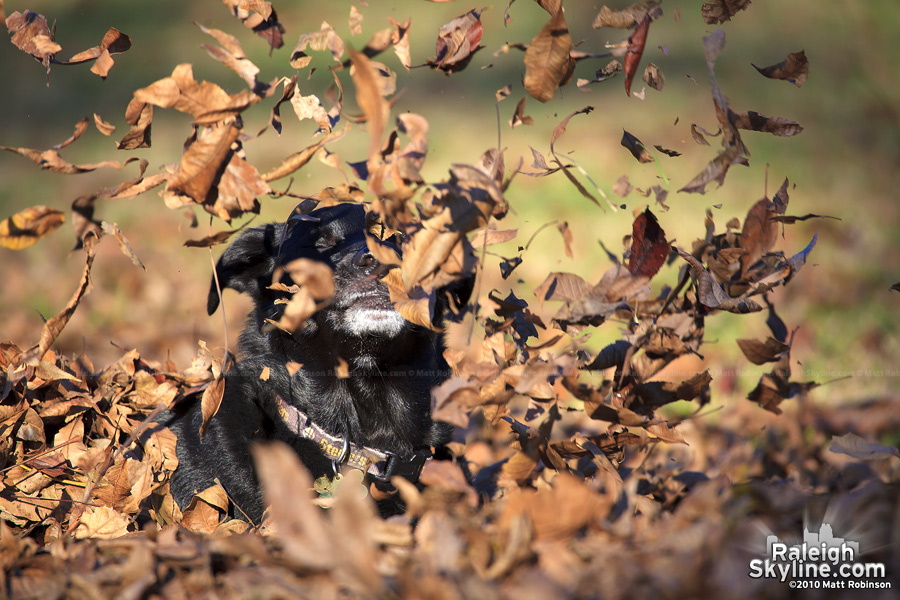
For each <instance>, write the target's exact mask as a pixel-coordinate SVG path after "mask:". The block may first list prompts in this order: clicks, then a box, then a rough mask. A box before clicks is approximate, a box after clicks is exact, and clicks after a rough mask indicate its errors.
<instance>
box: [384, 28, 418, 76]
mask: <svg viewBox="0 0 900 600" xmlns="http://www.w3.org/2000/svg"><path fill="white" fill-rule="evenodd" d="M388 21H389V22H390V23H391V25H393V26H394V27H395V29H394V31H392V32H391V46H392V47H393V48H394V54H395V55H396V56H397V60H399V61H400V64H401V65H403V67H404V68H405V69H406V70H407V71H409V68H410V66H411V64H412V63H411V62H410V57H409V28H410V26H411V25H412V19H406V20H405V21H403V22H402V23H398V22H397V21H395V20H394V19H392V18H388Z"/></svg>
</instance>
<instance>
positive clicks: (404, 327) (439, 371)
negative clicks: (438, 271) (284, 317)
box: [164, 204, 471, 523]
mask: <svg viewBox="0 0 900 600" xmlns="http://www.w3.org/2000/svg"><path fill="white" fill-rule="evenodd" d="M303 218H304V219H306V220H303V221H297V220H291V221H289V222H288V223H287V224H285V223H277V224H270V225H265V226H262V227H257V228H255V229H251V230H249V231H246V232H244V233H243V234H242V235H241V236H240V237H239V238H238V239H237V240H236V241H235V242H234V243H233V244H232V245H231V246H230V247H229V248H228V249H227V250H226V251H225V252H224V253H223V254H222V257H221V258H220V259H219V262H218V264H217V265H216V272H217V274H218V276H219V282H220V284H221V286H222V287H223V288H226V287H230V288H233V289H236V290H238V291H241V292H245V293H247V294H249V295H250V296H251V297H252V298H253V300H254V304H255V307H254V310H253V312H252V313H251V314H250V315H249V319H248V322H247V324H246V327H245V329H244V331H243V333H242V334H241V337H240V353H241V357H240V358H239V360H238V362H237V364H236V365H235V367H234V368H232V369H231V370H230V371H229V372H228V374H227V376H226V383H225V395H224V398H223V401H222V404H221V407H220V409H219V411H218V413H217V414H216V415H215V417H214V418H213V419H212V420H211V421H210V423H209V427H208V429H207V430H206V433H205V435H204V437H203V439H202V441H201V439H200V436H199V433H198V431H199V428H200V423H201V420H202V417H201V413H200V406H199V402H195V403H194V405H193V406H189V407H187V408H179V407H176V408H175V409H173V411H171V412H170V413H168V414H167V415H166V416H165V417H164V423H165V424H166V425H167V426H168V427H169V428H171V429H172V430H173V431H174V432H175V433H176V435H177V436H178V448H177V454H178V459H179V466H178V469H177V470H176V471H175V473H174V475H173V476H172V479H171V491H172V493H173V495H174V497H175V500H176V502H178V505H179V506H180V507H181V508H182V509H184V508H187V506H188V504H189V502H190V500H191V497H192V495H193V494H194V492H195V491H202V490H203V489H205V488H207V487H209V486H211V485H213V484H214V480H215V479H216V478H218V479H219V481H220V482H221V484H222V485H223V487H224V488H225V490H226V491H227V492H228V494H229V496H230V497H231V498H232V499H233V501H234V503H236V504H237V506H238V507H239V510H237V509H235V510H233V514H232V516H234V517H238V518H247V517H249V519H250V520H252V521H253V522H255V523H258V522H259V521H260V518H261V516H262V512H263V508H264V506H263V500H262V497H261V493H260V489H259V483H258V481H257V478H256V475H255V472H254V467H253V462H252V459H251V456H250V451H249V448H250V445H251V444H252V443H253V442H254V441H255V440H281V441H283V442H286V443H287V444H289V445H291V446H292V447H293V448H294V449H295V450H296V452H297V454H298V455H299V457H300V459H301V460H302V461H303V463H304V464H305V465H306V466H307V468H308V469H309V470H310V472H311V473H312V475H313V477H314V478H317V477H320V476H323V475H329V476H330V475H332V474H333V470H332V463H331V461H330V460H329V459H328V458H326V457H325V455H324V454H323V453H322V452H321V451H320V450H319V448H318V446H317V445H316V444H314V443H313V442H311V441H310V440H307V439H305V438H302V437H299V436H298V435H296V434H294V433H292V432H291V431H290V430H288V428H287V427H286V426H285V424H284V422H283V421H282V420H281V419H280V418H279V416H278V414H277V408H276V407H277V399H276V394H278V395H279V396H281V397H282V398H283V399H284V400H285V401H287V402H289V403H291V404H293V405H294V406H296V407H297V408H299V409H300V410H302V411H303V412H305V413H306V414H308V415H309V416H310V417H311V418H312V419H313V421H314V422H315V423H317V424H318V425H319V426H321V427H322V428H324V429H325V430H326V431H328V432H329V433H331V434H333V435H337V436H341V437H347V438H349V440H350V441H351V442H353V443H356V444H358V445H365V446H370V447H374V448H378V449H380V450H385V451H390V452H394V453H397V454H399V455H401V456H407V455H410V454H412V453H413V452H414V451H416V450H420V449H423V448H427V447H429V446H440V445H442V444H444V443H446V442H447V441H449V435H450V427H449V426H447V425H445V424H441V423H436V422H433V421H432V420H431V417H430V406H431V401H430V390H431V388H432V387H434V386H436V385H438V384H440V383H441V382H442V381H443V380H445V379H446V378H447V377H449V372H448V367H447V364H446V362H445V361H444V359H443V356H442V353H443V344H442V340H441V336H440V334H438V333H435V332H432V331H429V330H427V329H425V328H422V327H417V326H414V325H412V324H411V323H409V322H407V321H405V320H403V319H402V318H401V317H400V316H399V314H398V313H396V311H394V309H393V307H392V305H391V303H390V298H389V295H388V291H387V286H386V285H385V284H384V283H383V282H381V281H380V277H382V276H383V275H384V274H385V273H386V269H385V267H384V266H382V265H381V264H380V263H378V261H376V260H375V259H374V257H373V256H372V255H371V254H370V253H369V252H368V248H367V247H366V241H365V235H364V232H365V229H366V226H367V222H366V215H365V211H364V210H363V208H362V207H361V206H359V205H350V204H343V205H338V206H334V207H328V208H321V209H318V210H315V211H313V212H312V213H310V214H309V215H308V216H307V217H303ZM398 252H399V250H398ZM299 257H306V258H311V259H315V260H320V261H323V262H325V263H327V264H328V265H329V266H330V267H331V268H332V269H333V270H334V281H335V287H336V292H335V296H334V298H333V299H332V302H331V304H330V305H329V306H328V307H327V308H325V309H323V310H320V311H319V312H317V313H316V314H315V315H314V316H313V317H312V318H310V319H309V320H308V322H307V325H306V327H305V328H302V329H300V330H299V331H297V332H295V333H294V334H293V335H291V334H288V333H285V332H283V331H281V330H279V329H277V328H273V327H272V326H271V325H267V324H266V323H265V319H267V318H268V319H272V320H275V321H277V320H278V319H279V317H280V315H281V312H282V309H283V305H281V304H278V305H276V304H275V300H276V299H278V298H284V297H285V296H286V294H284V293H280V292H275V291H272V290H268V289H266V288H267V286H269V285H270V284H271V283H272V275H273V272H274V271H275V268H276V266H278V265H284V264H287V263H289V262H290V261H292V260H293V259H295V258H299ZM282 281H283V282H285V283H287V284H291V283H292V282H291V281H290V279H289V277H287V276H285V277H284V278H282ZM469 291H471V287H469V288H468V289H463V290H461V292H460V291H458V294H457V295H458V298H457V299H458V300H460V301H461V303H465V302H466V301H467V299H468V298H467V296H468V292H469ZM441 295H442V296H446V294H441ZM441 302H442V301H440V300H439V302H438V304H440V303H441ZM218 304H219V297H218V294H217V292H216V289H215V284H214V283H213V286H212V287H211V289H210V293H209V298H208V304H207V308H208V311H209V313H210V314H212V313H213V312H214V311H215V310H216V308H217V307H218ZM361 311H366V312H361ZM438 311H440V307H439V308H438ZM338 358H342V359H344V360H345V361H346V362H347V364H348V366H349V369H350V377H349V378H346V379H340V378H338V377H337V376H336V374H335V372H334V367H335V366H336V365H337V364H338ZM289 361H291V362H295V363H300V364H301V365H302V368H301V369H300V370H299V371H298V372H297V373H296V374H295V375H293V376H290V375H289V374H288V371H287V369H286V367H285V364H286V363H288V362H289ZM264 367H268V368H269V373H270V375H269V379H268V381H263V380H261V379H260V374H261V373H262V371H263V368H264ZM380 508H381V512H382V514H389V513H391V512H396V511H397V510H398V508H397V506H396V505H395V504H393V503H391V502H390V501H388V502H386V503H383V504H382V505H381V506H380Z"/></svg>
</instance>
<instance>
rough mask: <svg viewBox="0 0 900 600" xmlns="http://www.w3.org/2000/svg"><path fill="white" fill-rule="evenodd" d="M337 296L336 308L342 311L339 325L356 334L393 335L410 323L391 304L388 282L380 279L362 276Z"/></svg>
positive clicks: (388, 336)
mask: <svg viewBox="0 0 900 600" xmlns="http://www.w3.org/2000/svg"><path fill="white" fill-rule="evenodd" d="M355 283H356V285H352V286H349V287H350V289H345V290H344V291H343V292H342V293H340V297H339V298H335V300H336V302H335V303H334V308H336V309H337V310H338V311H340V315H339V317H338V319H337V321H338V322H337V323H336V325H337V326H338V327H339V328H340V329H342V330H344V331H346V332H347V333H350V334H352V335H356V336H372V335H374V336H380V337H387V338H393V337H396V336H397V335H399V334H400V333H401V332H402V331H403V330H404V329H405V328H406V326H407V322H406V319H404V318H403V317H402V316H401V315H400V313H399V312H397V310H396V309H395V308H394V305H393V304H391V297H390V293H389V292H388V290H387V286H385V285H384V284H383V283H381V282H380V281H377V280H366V279H363V280H360V281H357V282H355Z"/></svg>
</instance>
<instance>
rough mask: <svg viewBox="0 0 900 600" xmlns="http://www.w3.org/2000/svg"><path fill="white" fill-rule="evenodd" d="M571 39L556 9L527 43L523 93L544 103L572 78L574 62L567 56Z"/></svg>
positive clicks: (561, 14) (560, 12)
mask: <svg viewBox="0 0 900 600" xmlns="http://www.w3.org/2000/svg"><path fill="white" fill-rule="evenodd" d="M571 49H572V38H571V36H570V35H569V27H568V25H567V24H566V17H565V11H563V10H562V8H560V9H559V10H558V11H557V12H556V14H555V15H553V16H552V17H551V18H550V20H549V21H548V22H547V24H546V25H544V27H543V28H542V29H541V30H540V31H539V32H538V34H537V35H536V36H534V38H533V39H532V40H531V43H529V44H528V49H527V50H526V51H525V82H524V85H525V90H526V91H527V92H528V93H529V94H530V95H531V97H532V98H535V99H536V100H540V101H541V102H547V101H548V100H550V99H551V98H553V95H554V94H555V93H556V90H557V88H559V87H560V86H562V85H564V84H565V83H566V82H568V80H569V79H570V78H571V77H572V73H573V71H574V69H575V60H574V59H573V58H572V57H571V56H569V51H570V50H571Z"/></svg>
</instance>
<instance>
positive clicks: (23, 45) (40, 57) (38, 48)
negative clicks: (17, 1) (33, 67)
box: [6, 10, 62, 73]
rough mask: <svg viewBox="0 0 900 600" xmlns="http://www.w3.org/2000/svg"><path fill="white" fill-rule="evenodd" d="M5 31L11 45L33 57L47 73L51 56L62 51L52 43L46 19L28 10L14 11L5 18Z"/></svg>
mask: <svg viewBox="0 0 900 600" xmlns="http://www.w3.org/2000/svg"><path fill="white" fill-rule="evenodd" d="M6 29H7V30H8V31H9V34H10V36H11V39H10V41H11V42H12V43H13V45H15V46H16V48H18V49H19V50H21V51H23V52H26V53H28V54H30V55H31V56H33V57H34V58H35V59H36V60H37V61H38V62H40V63H41V64H43V65H44V67H46V68H47V72H48V73H49V72H50V62H51V60H52V58H53V55H54V54H56V53H57V52H59V51H60V50H62V46H60V45H59V44H57V43H56V42H55V41H53V33H52V32H51V31H50V27H49V26H48V25H47V18H46V17H45V16H44V15H40V14H38V13H35V12H31V11H30V10H26V11H25V12H24V13H20V12H19V11H16V12H14V13H12V14H11V15H9V16H8V17H6Z"/></svg>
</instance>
